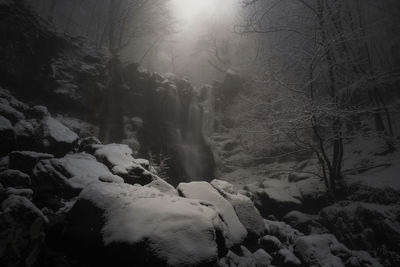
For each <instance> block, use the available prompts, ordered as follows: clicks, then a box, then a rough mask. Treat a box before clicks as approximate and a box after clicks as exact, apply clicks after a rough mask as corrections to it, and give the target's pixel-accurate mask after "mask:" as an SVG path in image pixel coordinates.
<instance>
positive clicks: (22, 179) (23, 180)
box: [0, 169, 31, 188]
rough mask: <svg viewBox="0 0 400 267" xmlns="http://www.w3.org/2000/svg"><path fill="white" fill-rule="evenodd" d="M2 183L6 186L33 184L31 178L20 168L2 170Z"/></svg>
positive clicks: (21, 186) (0, 177)
mask: <svg viewBox="0 0 400 267" xmlns="http://www.w3.org/2000/svg"><path fill="white" fill-rule="evenodd" d="M0 183H1V184H2V185H3V186H5V187H20V188H27V187H30V186H31V178H30V177H29V175H27V174H25V173H23V172H20V171H18V170H11V169H8V170H4V171H2V172H0Z"/></svg>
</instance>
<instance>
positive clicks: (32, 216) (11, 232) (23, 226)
mask: <svg viewBox="0 0 400 267" xmlns="http://www.w3.org/2000/svg"><path fill="white" fill-rule="evenodd" d="M46 222H47V218H46V217H45V216H44V215H43V214H42V212H41V211H40V210H39V209H38V208H37V207H35V206H34V205H33V204H32V202H31V201H29V200H28V199H27V198H25V197H22V196H17V195H11V196H9V197H8V198H7V199H6V200H4V201H3V202H2V203H1V212H0V264H1V265H2V266H35V264H37V259H38V256H39V253H40V251H41V249H42V246H43V245H44V238H45V234H44V227H45V224H46Z"/></svg>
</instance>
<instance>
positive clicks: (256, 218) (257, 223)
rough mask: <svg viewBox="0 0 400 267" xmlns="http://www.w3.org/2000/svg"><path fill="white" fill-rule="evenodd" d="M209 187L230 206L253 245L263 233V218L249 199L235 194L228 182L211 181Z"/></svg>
mask: <svg viewBox="0 0 400 267" xmlns="http://www.w3.org/2000/svg"><path fill="white" fill-rule="evenodd" d="M211 185H212V186H213V187H214V188H215V189H217V190H218V192H219V193H220V194H221V195H222V196H223V197H224V198H225V199H226V200H227V201H228V202H229V203H230V204H231V205H232V207H233V208H234V210H235V212H236V214H237V216H238V218H239V221H240V222H241V223H242V224H243V226H244V227H245V228H246V230H247V233H248V241H249V242H250V243H254V242H256V241H257V239H258V238H259V237H260V236H261V235H262V234H263V233H264V231H265V226H264V222H263V218H262V217H261V215H260V213H259V212H258V210H257V208H256V207H255V206H254V203H253V201H251V199H250V198H248V197H246V196H244V195H242V194H239V193H237V192H236V191H235V190H234V189H233V185H231V184H230V183H228V182H225V181H220V180H213V181H211Z"/></svg>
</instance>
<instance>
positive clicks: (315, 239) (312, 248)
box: [295, 235, 345, 267]
mask: <svg viewBox="0 0 400 267" xmlns="http://www.w3.org/2000/svg"><path fill="white" fill-rule="evenodd" d="M331 239H334V237H333V236H331V235H329V236H324V235H310V236H303V237H300V238H299V239H297V241H296V244H295V251H296V255H297V256H298V257H299V258H300V260H301V261H302V262H304V263H306V264H307V265H308V266H330V267H344V266H345V265H344V263H343V261H342V260H341V259H340V258H339V257H337V256H335V255H333V254H332V252H331V246H332V245H333V242H334V241H332V240H331ZM336 243H338V242H337V241H336Z"/></svg>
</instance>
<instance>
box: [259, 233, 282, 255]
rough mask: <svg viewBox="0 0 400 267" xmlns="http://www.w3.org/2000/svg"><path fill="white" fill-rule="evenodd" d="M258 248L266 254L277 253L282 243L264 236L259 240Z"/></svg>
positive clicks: (273, 237)
mask: <svg viewBox="0 0 400 267" xmlns="http://www.w3.org/2000/svg"><path fill="white" fill-rule="evenodd" d="M260 246H261V247H262V248H263V249H264V250H265V251H266V252H268V253H273V252H277V251H278V250H280V249H281V248H282V243H281V241H279V239H278V238H276V237H275V236H271V235H266V236H263V237H262V238H260Z"/></svg>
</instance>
